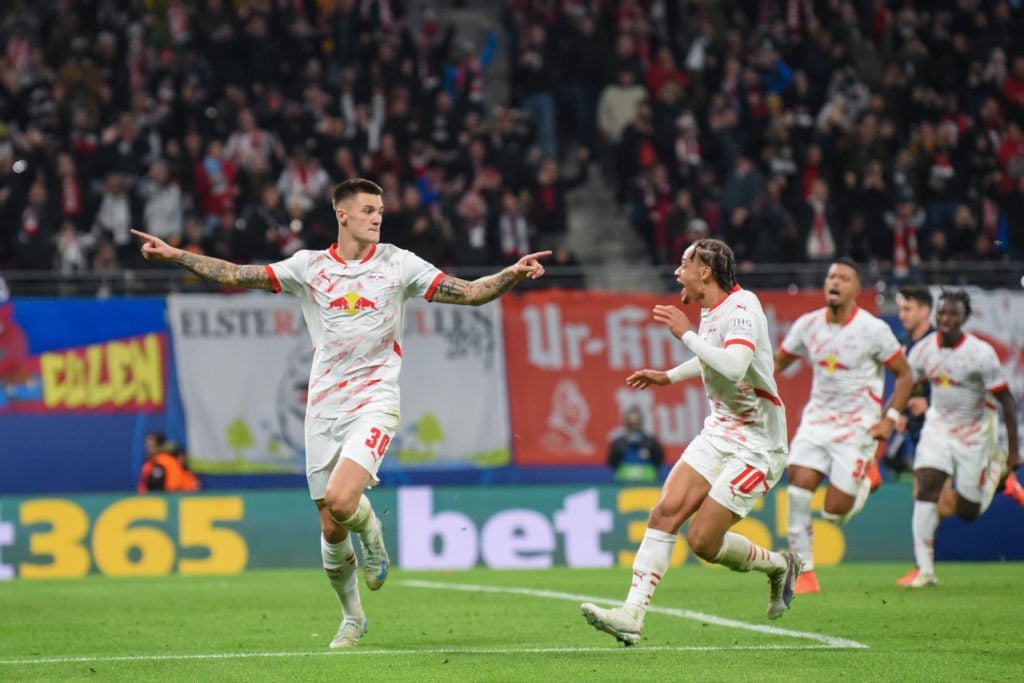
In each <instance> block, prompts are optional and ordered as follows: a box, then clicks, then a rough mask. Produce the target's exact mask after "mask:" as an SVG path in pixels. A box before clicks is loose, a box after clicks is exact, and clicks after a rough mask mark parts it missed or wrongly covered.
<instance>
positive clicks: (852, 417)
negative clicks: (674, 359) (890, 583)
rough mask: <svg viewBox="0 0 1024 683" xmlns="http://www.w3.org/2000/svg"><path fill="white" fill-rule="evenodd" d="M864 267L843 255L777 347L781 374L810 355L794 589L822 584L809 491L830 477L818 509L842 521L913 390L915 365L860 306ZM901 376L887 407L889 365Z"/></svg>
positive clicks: (798, 464) (856, 505) (792, 507)
mask: <svg viewBox="0 0 1024 683" xmlns="http://www.w3.org/2000/svg"><path fill="white" fill-rule="evenodd" d="M860 287H861V272H860V268H859V267H858V266H857V264H856V263H854V262H853V261H851V260H850V259H848V258H839V259H837V260H835V261H834V262H833V263H832V265H831V266H829V269H828V274H827V275H826V276H825V286H824V294H825V307H824V308H819V309H817V310H815V311H812V312H810V313H805V314H804V315H802V316H800V317H799V318H797V320H796V322H794V323H793V325H792V327H790V329H789V332H788V333H787V334H786V337H785V339H784V340H783V342H782V344H781V346H779V350H778V351H777V352H776V353H775V372H776V373H779V372H782V371H783V370H785V369H786V368H787V367H789V366H790V365H791V364H792V363H793V362H794V361H796V360H797V359H799V358H803V357H806V358H807V361H808V362H809V363H810V365H811V370H812V372H813V379H812V382H811V397H810V399H809V400H808V401H807V404H806V405H805V406H804V411H803V414H802V416H801V419H800V426H799V427H798V428H797V432H796V435H795V436H794V437H793V441H792V443H790V445H789V473H788V474H789V486H788V494H789V496H788V498H789V529H788V530H789V547H790V548H791V549H792V550H795V551H796V552H797V553H798V554H799V555H800V558H801V559H802V560H803V562H804V573H803V574H801V576H800V579H799V581H798V582H797V585H796V592H797V594H800V593H817V592H819V591H820V590H821V587H820V585H819V583H818V577H817V575H816V574H815V572H814V553H813V538H814V535H813V534H814V532H813V523H812V521H811V498H812V497H813V496H814V491H815V490H816V489H817V488H818V485H819V484H821V482H822V481H823V480H824V479H825V477H828V489H827V490H826V491H825V505H824V509H823V510H822V513H821V516H822V517H824V518H825V519H827V520H829V521H831V522H834V523H836V524H845V523H846V522H848V521H849V520H850V519H851V518H852V517H853V516H854V515H855V514H857V513H858V512H859V511H860V510H861V509H862V508H863V507H864V503H865V502H866V501H867V497H868V494H869V493H870V491H871V481H870V479H869V476H868V475H869V472H870V470H871V468H872V466H874V465H875V452H876V451H877V449H878V442H879V441H882V442H884V441H887V440H888V439H889V436H890V435H891V434H892V430H893V426H894V425H895V424H896V421H897V420H898V419H899V418H900V413H901V411H902V410H903V408H904V406H905V405H906V403H907V397H908V396H909V395H910V388H911V386H912V384H913V382H912V381H911V374H910V368H909V366H908V365H907V359H906V357H905V356H904V355H903V349H902V347H901V346H900V343H899V341H898V340H897V339H896V336H895V335H894V334H893V332H892V330H891V329H890V328H889V325H888V324H886V323H885V322H884V321H882V320H879V319H878V318H876V317H875V316H873V315H871V314H870V313H868V312H867V311H865V310H864V309H862V308H860V307H859V306H858V305H857V295H858V294H860ZM884 369H885V370H888V371H889V372H890V373H892V374H893V375H894V376H895V377H896V383H895V386H894V387H893V392H892V396H891V397H890V399H889V405H888V406H887V407H886V408H885V409H883V408H882V392H883V390H884V388H885V377H884V371H883V370H884Z"/></svg>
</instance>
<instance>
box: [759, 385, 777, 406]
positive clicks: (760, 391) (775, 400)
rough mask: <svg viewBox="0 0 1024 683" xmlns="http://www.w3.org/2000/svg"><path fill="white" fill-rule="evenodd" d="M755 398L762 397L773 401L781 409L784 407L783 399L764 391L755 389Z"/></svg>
mask: <svg viewBox="0 0 1024 683" xmlns="http://www.w3.org/2000/svg"><path fill="white" fill-rule="evenodd" d="M754 396H760V397H761V398H766V399H768V400H769V401H771V402H772V403H774V404H775V405H777V406H778V407H780V408H781V407H782V399H780V398H779V397H778V396H776V395H775V394H770V393H768V392H767V391H765V390H764V389H756V388H755V389H754Z"/></svg>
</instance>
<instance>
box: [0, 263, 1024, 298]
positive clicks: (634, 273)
mask: <svg viewBox="0 0 1024 683" xmlns="http://www.w3.org/2000/svg"><path fill="white" fill-rule="evenodd" d="M827 269H828V265H827V264H777V263H776V264H772V263H769V264H756V265H754V266H747V267H741V268H740V269H739V272H738V273H737V279H738V280H739V282H740V284H742V285H743V286H744V287H746V288H749V289H754V290H758V289H791V290H792V289H804V288H811V289H813V288H817V287H820V286H821V284H822V282H823V281H824V278H825V272H826V270H827ZM495 270H497V267H493V268H451V269H448V270H447V271H446V272H448V273H449V274H451V275H455V276H457V277H462V278H466V279H473V278H476V277H479V276H482V275H486V274H489V273H493V272H495ZM673 271H674V267H673V266H669V265H664V266H651V265H646V264H639V265H625V264H596V265H585V266H555V265H551V266H548V267H547V273H546V275H545V276H544V278H542V279H541V280H538V281H536V282H532V281H527V282H525V283H522V284H521V285H520V289H527V288H529V289H539V288H551V287H565V288H576V289H598V290H613V291H619V292H653V293H658V292H664V293H669V292H673V291H676V290H677V289H678V284H677V283H676V281H675V275H674V274H673ZM0 275H2V276H3V278H4V279H5V280H6V282H7V286H8V288H9V289H10V292H11V294H12V296H15V297H19V296H47V297H54V296H57V297H61V296H66V297H90V298H91V297H100V298H105V297H109V296H163V295H165V294H169V293H172V292H225V291H232V290H230V289H226V288H224V287H221V286H219V285H216V284H213V283H210V282H206V281H204V280H201V279H199V278H197V277H196V276H195V275H193V274H191V273H188V272H186V271H183V270H181V269H179V268H174V267H170V266H166V265H157V266H153V267H143V268H138V269H125V270H117V271H109V272H79V273H58V272H52V271H23V270H7V271H3V272H2V273H0ZM864 280H865V282H864V286H865V287H874V288H875V289H876V290H877V291H878V292H879V293H880V294H891V293H892V291H894V288H895V287H896V286H897V285H898V284H900V281H899V280H897V279H896V278H895V277H894V276H893V274H892V273H891V272H890V271H888V270H881V269H877V268H874V267H872V266H871V265H868V266H866V267H865V278H864ZM913 281H915V282H921V283H924V284H940V285H950V286H965V285H974V286H978V287H983V288H986V289H1000V288H1007V289H1015V288H1017V287H1021V286H1024V261H995V262H992V261H985V262H969V261H957V262H948V263H934V264H932V263H929V264H924V265H922V266H921V267H920V268H919V269H918V270H917V272H916V273H915V274H914V276H913Z"/></svg>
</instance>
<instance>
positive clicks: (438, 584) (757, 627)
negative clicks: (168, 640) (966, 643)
mask: <svg viewBox="0 0 1024 683" xmlns="http://www.w3.org/2000/svg"><path fill="white" fill-rule="evenodd" d="M401 583H402V585H405V586H410V587H412V588H433V589H438V590H454V591H465V592H473V593H511V594H515V595H527V596H530V597H535V598H549V599H552V600H571V601H573V602H605V603H609V602H614V601H613V600H609V599H608V598H601V597H594V596H592V595H580V594H576V593H561V592H558V591H547V590H536V589H533V588H509V587H501V586H482V585H476V584H468V583H445V582H443V581H418V580H407V581H402V582H401ZM648 611H650V612H658V613H660V614H668V615H670V616H674V617H679V618H681V619H692V620H694V621H701V622H705V623H709V624H714V625H716V626H727V627H730V628H738V629H744V630H747V631H757V632H759V633H768V634H772V635H779V636H788V637H792V638H803V639H805V640H812V641H815V642H816V643H817V644H813V645H722V646H717V645H678V646H676V645H653V646H644V647H639V648H636V647H632V648H609V647H526V648H475V647H467V648H451V647H443V648H430V649H408V648H403V649H372V650H370V649H355V650H342V651H328V652H325V651H322V650H320V651H316V652H222V653H209V654H194V655H187V654H181V655H116V656H109V657H104V656H94V657H43V658H39V659H0V666H3V665H5V664H6V665H18V664H21V665H26V664H27V665H31V664H84V663H97V662H159V661H187V660H207V659H210V660H216V659H247V658H257V659H258V658H278V657H341V656H353V655H376V656H379V655H515V654H552V653H554V654H572V653H579V652H587V653H609V652H611V653H616V654H617V655H619V656H621V654H620V653H628V652H715V651H720V650H827V649H833V648H847V649H864V648H867V647H868V646H867V645H864V644H863V643H858V642H857V641H855V640H847V639H845V638H835V637H833V636H826V635H822V634H820V633H809V632H806V631H793V630H791V629H785V628H778V627H777V626H766V625H763V624H749V623H747V622H744V621H736V620H734V619H725V618H723V617H718V616H715V615H713V614H705V613H703V612H692V611H690V610H685V609H675V608H672V607H657V606H653V607H649V608H648Z"/></svg>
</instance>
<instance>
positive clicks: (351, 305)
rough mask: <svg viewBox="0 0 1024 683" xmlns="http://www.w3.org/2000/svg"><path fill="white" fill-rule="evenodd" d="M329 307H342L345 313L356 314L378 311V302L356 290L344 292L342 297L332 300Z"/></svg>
mask: <svg viewBox="0 0 1024 683" xmlns="http://www.w3.org/2000/svg"><path fill="white" fill-rule="evenodd" d="M327 307H328V308H340V309H341V311H342V313H344V314H345V315H355V314H356V313H359V312H361V311H376V310H377V304H376V302H374V301H371V300H370V299H367V298H366V297H365V296H363V295H362V294H358V293H356V292H349V293H347V294H343V295H342V296H341V297H340V298H338V299H335V300H334V301H332V302H331V303H330V304H329V305H328V306H327Z"/></svg>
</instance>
